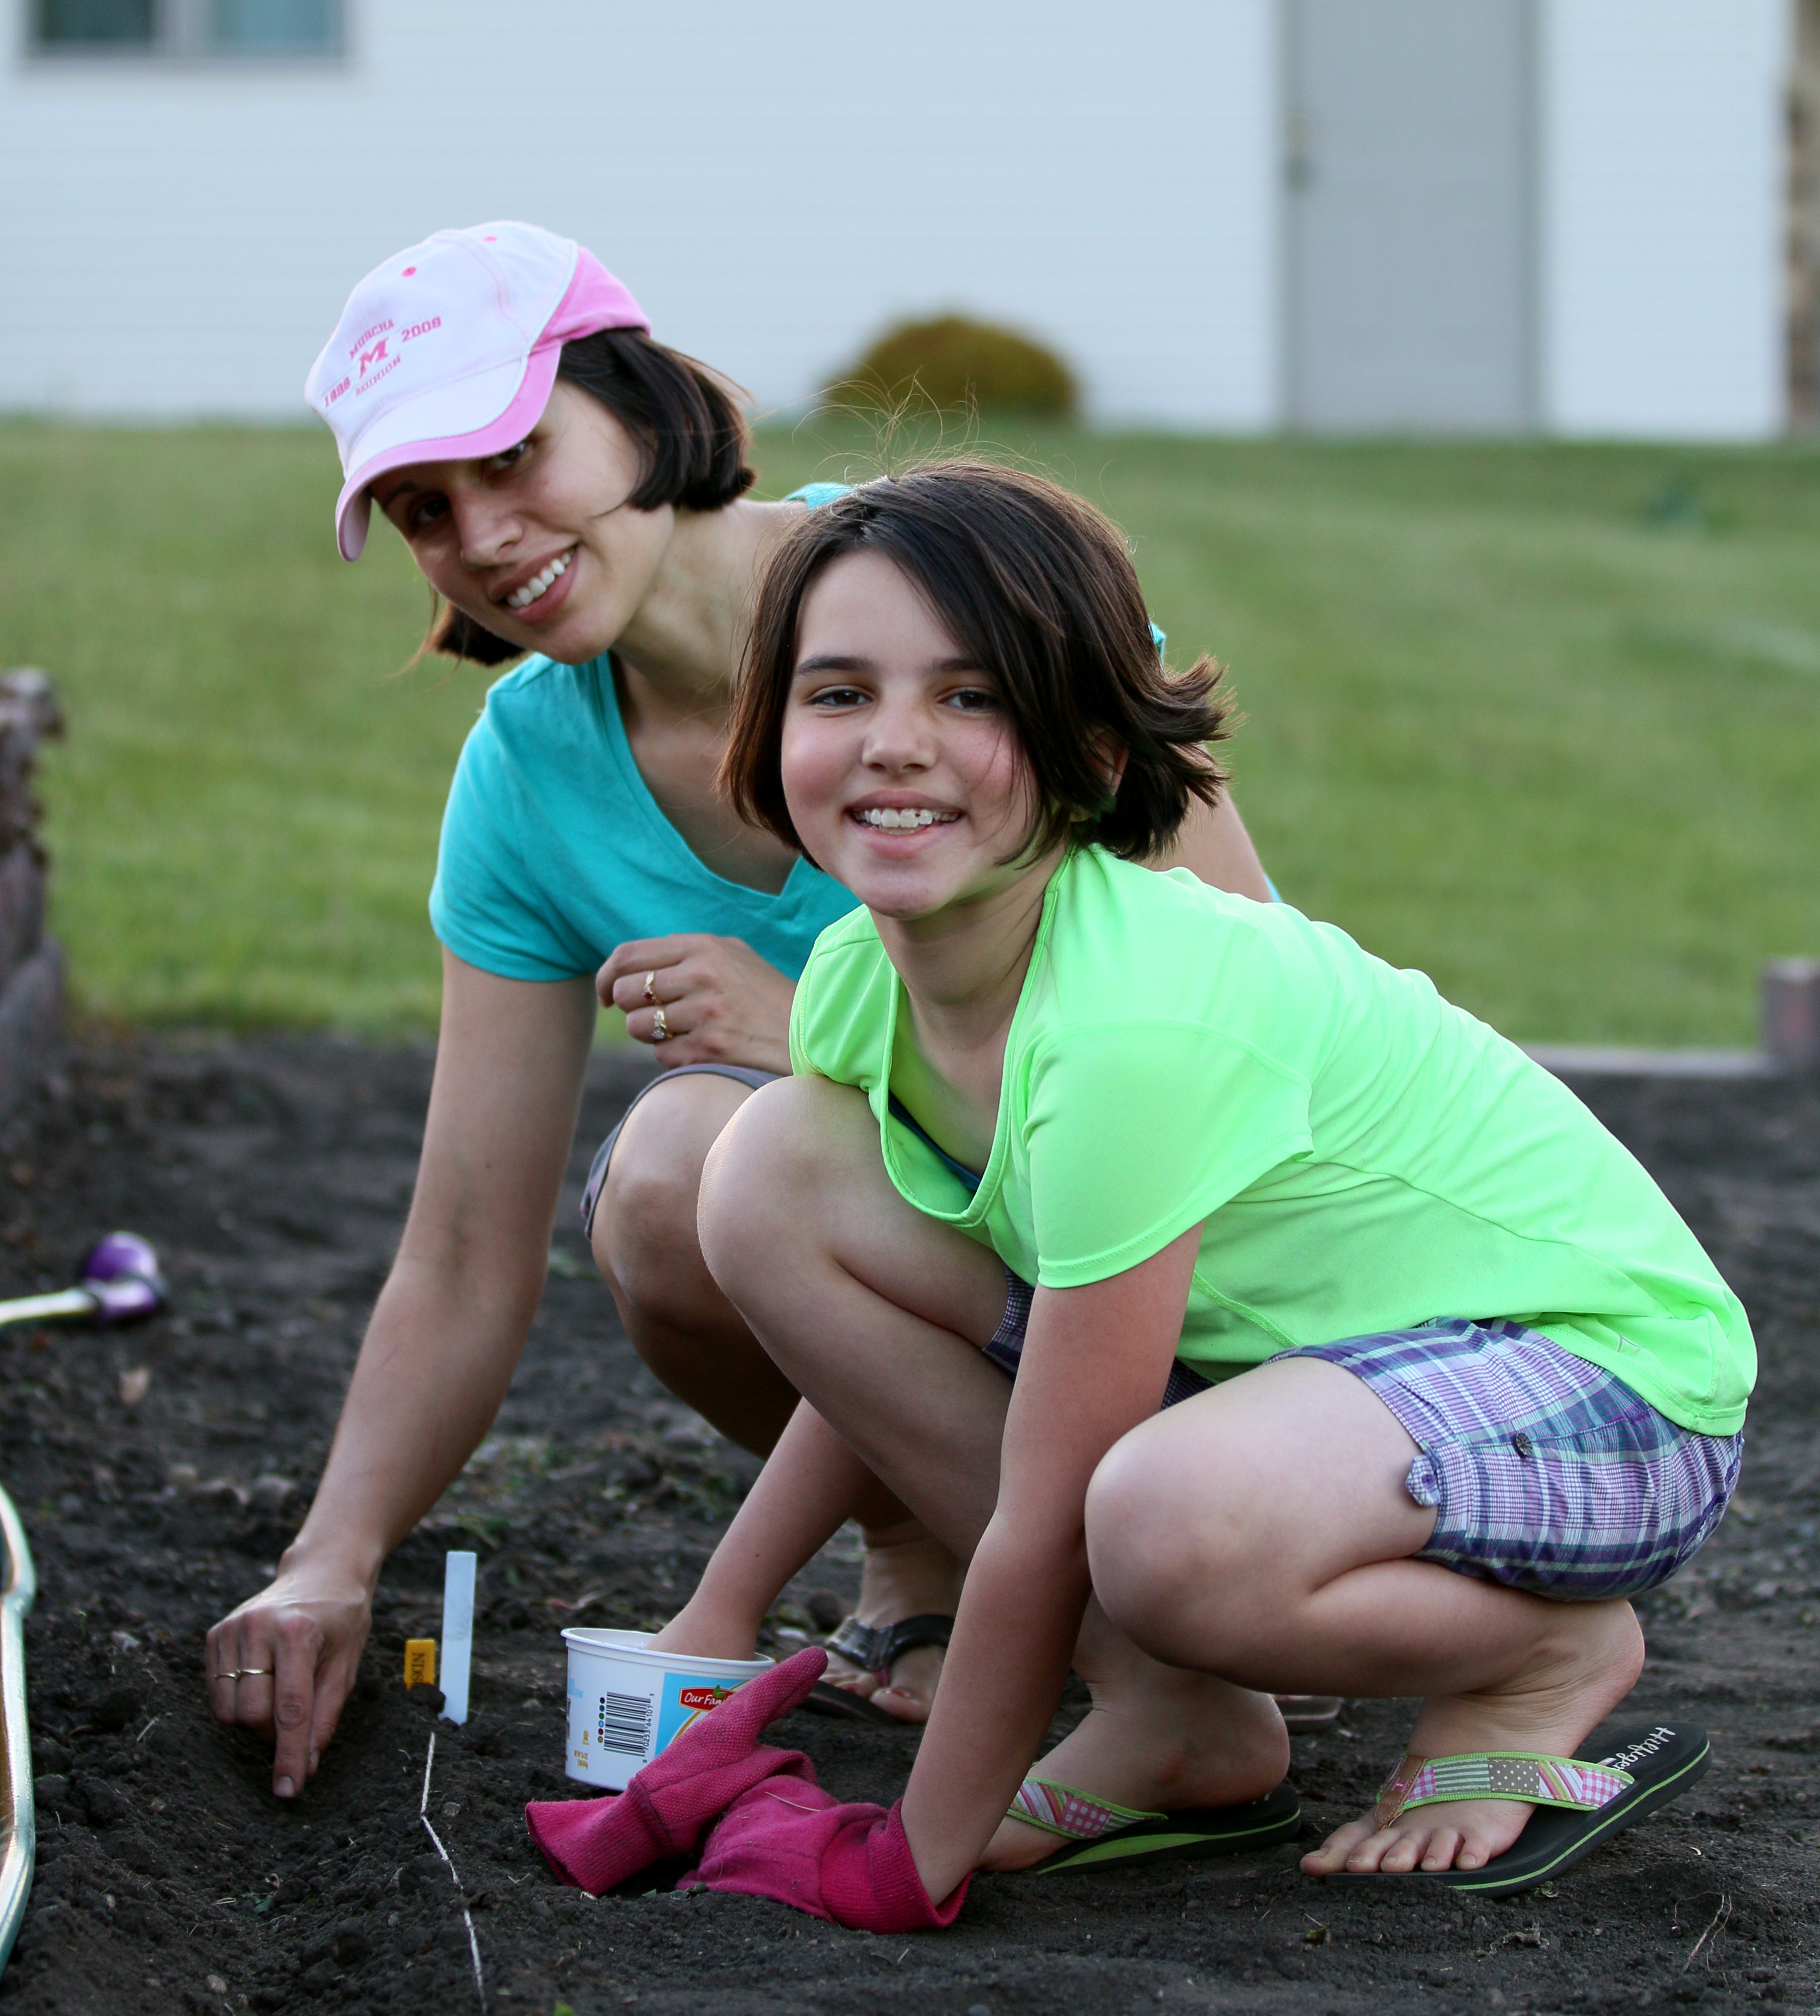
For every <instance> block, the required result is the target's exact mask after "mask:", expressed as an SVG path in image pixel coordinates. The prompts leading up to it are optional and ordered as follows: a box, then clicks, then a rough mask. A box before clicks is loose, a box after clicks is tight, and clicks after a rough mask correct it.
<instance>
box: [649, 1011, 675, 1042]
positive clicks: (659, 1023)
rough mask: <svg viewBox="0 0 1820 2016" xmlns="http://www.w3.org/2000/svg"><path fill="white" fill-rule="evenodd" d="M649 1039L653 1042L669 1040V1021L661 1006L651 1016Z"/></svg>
mask: <svg viewBox="0 0 1820 2016" xmlns="http://www.w3.org/2000/svg"><path fill="white" fill-rule="evenodd" d="M651 1040H652V1042H654V1043H667V1042H669V1040H670V1024H669V1021H668V1019H667V1017H666V1016H665V1015H664V1010H662V1009H661V1008H660V1009H658V1010H656V1013H654V1014H653V1016H652V1017H651Z"/></svg>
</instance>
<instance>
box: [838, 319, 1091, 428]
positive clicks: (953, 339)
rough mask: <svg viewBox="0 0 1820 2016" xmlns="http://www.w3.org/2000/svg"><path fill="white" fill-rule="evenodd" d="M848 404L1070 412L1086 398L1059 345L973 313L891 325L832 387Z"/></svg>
mask: <svg viewBox="0 0 1820 2016" xmlns="http://www.w3.org/2000/svg"><path fill="white" fill-rule="evenodd" d="M828 398H829V402H830V403H832V404H836V405H861V406H869V407H881V406H882V407H893V408H895V407H898V406H901V405H905V404H906V403H908V405H910V406H912V408H914V407H915V406H918V405H923V404H924V403H925V402H926V403H927V404H929V405H933V406H935V407H937V408H938V409H943V410H945V409H948V408H951V407H956V406H977V407H980V408H981V409H997V410H998V411H1000V412H1022V413H1030V414H1041V415H1043V416H1046V417H1050V418H1054V419H1066V418H1067V417H1069V416H1070V415H1071V414H1072V413H1073V412H1074V410H1075V408H1076V406H1077V405H1078V403H1079V400H1080V391H1079V388H1078V387H1077V385H1076V384H1075V382H1074V373H1073V372H1071V371H1070V369H1068V367H1067V365H1066V364H1064V363H1063V362H1062V360H1061V358H1059V357H1058V356H1057V355H1056V353H1055V352H1054V351H1052V350H1049V349H1047V348H1045V347H1044V345H1042V344H1040V343H1036V342H1033V341H1032V340H1030V337H1027V336H1020V335H1019V334H1018V333H1016V330H1015V329H1000V328H998V327H997V326H995V325H994V324H993V323H991V322H975V321H974V320H973V319H972V318H971V317H970V316H968V315H937V317H936V318H935V319H934V320H933V321H932V322H899V323H898V324H897V326H895V327H894V328H892V329H887V330H886V332H885V333H884V334H883V336H881V337H879V339H878V340H877V341H876V343H874V344H872V347H870V348H869V350H868V351H866V353H865V355H864V356H863V357H861V358H860V360H859V362H858V363H857V364H855V365H854V366H853V368H852V369H851V371H848V372H847V373H845V374H843V377H842V379H841V380H840V383H838V384H836V385H835V386H834V387H832V388H831V390H830V391H829V394H828Z"/></svg>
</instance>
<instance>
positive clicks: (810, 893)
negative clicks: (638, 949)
mask: <svg viewBox="0 0 1820 2016" xmlns="http://www.w3.org/2000/svg"><path fill="white" fill-rule="evenodd" d="M844 487H845V486H844V485H843V484H837V483H817V484H809V485H808V486H807V488H804V489H802V490H799V491H795V492H793V496H794V498H795V499H797V500H798V501H800V502H803V503H806V504H807V505H809V506H811V508H813V507H815V506H818V505H822V504H825V503H826V502H828V500H829V498H831V497H834V496H838V495H840V492H841V491H842V490H843V488H844ZM852 908H853V898H852V897H851V896H850V895H848V894H847V891H846V890H844V889H843V888H842V887H841V886H840V884H839V883H838V882H836V881H834V880H832V879H831V878H830V877H828V876H826V875H824V874H823V873H822V871H821V870H820V869H818V868H815V867H811V865H810V864H809V863H808V862H807V861H798V862H797V863H796V864H795V866H793V868H792V869H791V870H790V879H789V880H788V881H787V882H786V884H784V886H783V887H782V890H781V891H779V893H778V894H777V895H775V896H774V895H768V894H767V893H766V892H765V891H763V890H761V889H753V888H749V887H746V885H745V884H743V883H739V882H729V881H728V880H725V877H721V876H719V875H717V874H715V873H714V871H713V869H710V868H709V867H707V866H705V865H704V864H703V862H702V860H701V859H700V856H699V855H697V854H696V852H695V851H694V850H693V849H692V848H691V847H690V846H689V843H688V842H687V841H685V839H684V838H683V837H682V834H681V833H678V831H677V830H676V829H675V827H674V826H672V825H671V823H670V821H669V820H668V819H666V818H665V817H664V813H663V811H662V810H661V808H660V807H659V805H658V804H657V801H656V799H655V798H653V797H652V795H651V793H650V790H649V787H647V786H646V783H645V780H644V779H643V778H642V776H639V774H638V765H637V764H636V763H635V762H634V761H633V760H632V751H631V744H630V743H628V741H627V740H626V731H625V724H624V721H623V720H622V719H621V718H620V709H619V697H618V694H617V692H616V690H615V689H614V686H613V664H612V660H611V658H610V657H608V656H604V655H603V656H602V657H598V658H595V659H592V660H590V661H589V662H588V664H583V665H561V664H556V662H555V661H554V660H552V659H549V658H545V657H533V658H528V659H527V660H526V661H525V662H524V663H523V664H521V665H519V666H516V667H515V668H513V670H512V671H509V672H508V673H507V674H506V675H505V677H504V678H503V679H500V680H499V681H498V682H497V683H496V684H495V686H492V687H491V689H490V690H489V691H488V693H487V700H486V704H485V707H484V709H483V710H482V711H481V715H480V719H479V720H478V721H477V722H476V723H475V724H474V725H473V729H471V730H470V731H469V735H468V739H467V741H466V743H465V744H464V746H463V747H462V754H461V761H459V764H458V765H456V769H455V781H454V783H453V784H452V785H451V787H450V789H449V794H448V807H447V809H446V810H445V811H444V814H443V820H442V843H441V848H439V850H438V852H437V866H436V881H435V884H434V886H433V887H432V889H431V891H430V923H431V924H432V926H433V927H434V930H435V932H436V935H437V938H440V939H441V941H442V942H443V944H444V945H447V946H448V949H449V950H450V951H451V952H453V953H454V954H455V956H456V957H457V958H458V959H466V961H467V963H469V965H470V966H477V967H480V969H481V970H483V971H484V972H487V973H494V974H499V975H501V976H502V977H503V978H505V979H507V980H571V979H574V977H576V976H577V975H578V974H592V973H593V972H594V971H595V969H596V968H597V967H599V964H600V963H601V962H602V960H603V959H605V958H606V956H607V955H608V954H609V953H610V952H611V951H612V950H613V947H614V946H615V945H620V944H622V943H624V941H625V940H627V939H628V938H660V937H662V936H664V935H665V934H667V933H670V932H672V931H706V932H710V933H712V934H714V935H715V936H717V937H725V938H740V939H743V941H745V942H746V944H747V945H750V947H751V948H752V949H753V950H754V952H757V954H758V955H759V956H760V957H761V959H767V960H768V961H769V962H770V963H771V964H772V965H773V966H775V967H776V968H777V969H778V970H779V972H780V973H782V974H786V975H787V976H788V977H790V979H792V980H793V979H795V978H796V977H797V974H799V973H800V972H801V970H802V968H803V962H804V960H805V959H807V957H808V956H809V949H810V947H811V945H814V943H815V938H816V934H818V932H819V931H821V930H822V927H824V926H825V925H826V924H828V923H832V922H833V920H834V919H835V918H836V917H838V916H842V915H843V914H844V913H846V912H847V911H848V910H851V909H852Z"/></svg>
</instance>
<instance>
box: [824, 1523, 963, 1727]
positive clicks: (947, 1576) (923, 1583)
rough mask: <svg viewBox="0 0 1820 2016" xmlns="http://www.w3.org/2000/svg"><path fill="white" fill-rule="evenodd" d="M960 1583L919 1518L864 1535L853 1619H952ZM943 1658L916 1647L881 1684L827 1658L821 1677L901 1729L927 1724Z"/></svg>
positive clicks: (954, 1564) (834, 1656)
mask: <svg viewBox="0 0 1820 2016" xmlns="http://www.w3.org/2000/svg"><path fill="white" fill-rule="evenodd" d="M963 1579H965V1571H963V1570H962V1567H961V1564H960V1563H959V1561H956V1560H955V1557H954V1556H953V1555H952V1554H951V1553H949V1552H948V1549H947V1548H946V1547H944V1546H943V1545H942V1543H941V1541H939V1540H938V1539H936V1537H935V1535H933V1533H931V1532H930V1530H929V1528H927V1527H926V1526H925V1525H923V1522H922V1521H920V1520H919V1519H908V1520H906V1521H905V1522H904V1523H903V1525H901V1526H887V1527H873V1528H869V1529H868V1530H867V1532H866V1535H865V1565H864V1566H863V1567H862V1568H861V1570H860V1580H859V1602H858V1606H857V1607H855V1609H854V1616H855V1617H856V1618H858V1620H859V1622H861V1624H875V1625H881V1624H897V1623H901V1622H902V1621H903V1620H904V1619H905V1618H907V1617H924V1616H928V1615H932V1614H933V1615H940V1616H944V1617H951V1616H952V1615H954V1613H955V1607H956V1606H957V1605H958V1604H959V1602H960V1598H961V1584H962V1581H963ZM942 1656H943V1654H942V1648H941V1646H939V1645H919V1646H917V1647H915V1649H914V1650H913V1651H908V1652H906V1653H905V1654H903V1655H902V1656H901V1658H898V1659H897V1661H895V1662H894V1664H893V1665H892V1668H891V1670H890V1673H889V1675H887V1677H886V1679H883V1680H882V1681H881V1680H880V1679H879V1676H878V1675H877V1674H876V1673H869V1672H865V1671H863V1670H862V1669H861V1668H859V1667H858V1666H856V1665H853V1664H852V1663H851V1661H849V1660H847V1659H843V1658H841V1656H840V1654H839V1653H838V1652H833V1651H831V1652H830V1653H829V1655H828V1672H827V1678H828V1679H829V1680H830V1681H831V1682H832V1683H833V1685H835V1686H836V1687H844V1688H846V1689H847V1691H848V1692H849V1693H850V1694H858V1695H859V1696H860V1697H861V1698H862V1699H864V1700H867V1701H871V1702H872V1703H873V1705H875V1706H876V1707H879V1708H883V1710H884V1711H885V1712H886V1713H887V1715H896V1716H897V1719H898V1720H899V1721H900V1722H926V1721H928V1719H929V1711H930V1707H931V1705H933V1702H934V1700H935V1689H936V1683H937V1682H938V1681H939V1680H940V1679H941V1663H942Z"/></svg>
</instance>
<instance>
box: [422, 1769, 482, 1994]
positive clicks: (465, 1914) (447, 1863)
mask: <svg viewBox="0 0 1820 2016" xmlns="http://www.w3.org/2000/svg"><path fill="white" fill-rule="evenodd" d="M435 1766H436V1731H435V1730H431V1731H430V1748H429V1749H428V1751H426V1753H425V1755H424V1759H423V1798H421V1799H419V1801H418V1802H417V1817H418V1818H419V1820H421V1821H423V1831H424V1832H425V1833H426V1834H428V1835H429V1837H430V1840H431V1841H432V1842H433V1844H434V1845H435V1848H436V1852H437V1854H438V1855H440V1856H441V1857H442V1864H443V1867H444V1868H445V1869H446V1870H448V1880H449V1881H450V1882H451V1883H452V1884H453V1885H455V1895H457V1896H458V1897H462V1879H461V1878H460V1877H459V1876H458V1875H457V1874H455V1863H454V1862H453V1861H452V1860H451V1859H450V1856H449V1852H448V1849H446V1848H444V1846H443V1845H442V1838H441V1835H440V1834H437V1831H436V1829H435V1828H434V1827H432V1826H431V1825H430V1773H431V1771H432V1770H433V1769H434V1768H435ZM462 1924H463V1925H465V1926H466V1928H467V1934H468V1957H469V1960H472V1961H473V1964H474V1993H475V1994H476V1996H478V1997H479V1999H480V2011H481V2016H486V2009H487V1980H486V1976H485V1975H483V1974H482V1973H481V1971H480V1941H479V1940H478V1939H476V1938H475V1937H474V1917H473V1913H472V1912H471V1911H470V1910H469V1909H468V1905H467V1899H466V1898H465V1897H462Z"/></svg>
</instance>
